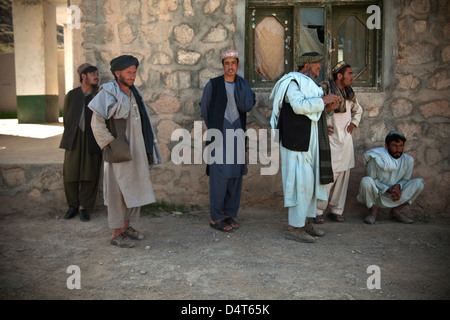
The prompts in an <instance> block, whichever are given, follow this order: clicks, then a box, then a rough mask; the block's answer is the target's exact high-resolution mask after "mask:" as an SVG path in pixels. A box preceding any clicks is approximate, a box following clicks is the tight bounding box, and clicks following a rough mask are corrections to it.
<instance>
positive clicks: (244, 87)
mask: <svg viewBox="0 0 450 320" xmlns="http://www.w3.org/2000/svg"><path fill="white" fill-rule="evenodd" d="M235 100H236V105H237V107H238V109H239V111H240V112H249V111H251V110H252V109H253V106H254V105H255V103H256V99H255V93H254V92H253V90H252V89H251V88H250V85H249V84H248V81H247V80H245V79H244V78H241V77H238V76H236V89H235Z"/></svg>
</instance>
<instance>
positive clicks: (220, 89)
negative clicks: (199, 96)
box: [208, 75, 247, 132]
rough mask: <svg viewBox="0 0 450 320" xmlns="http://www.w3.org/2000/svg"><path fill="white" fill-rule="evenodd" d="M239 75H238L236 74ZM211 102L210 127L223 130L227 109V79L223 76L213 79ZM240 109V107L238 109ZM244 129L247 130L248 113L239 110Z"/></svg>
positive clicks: (209, 112) (209, 109)
mask: <svg viewBox="0 0 450 320" xmlns="http://www.w3.org/2000/svg"><path fill="white" fill-rule="evenodd" d="M236 77H238V75H236ZM211 87H212V93H211V104H210V106H209V108H208V126H209V128H208V129H219V130H220V132H222V129H223V119H224V117H225V109H226V108H227V102H228V98H227V90H226V89H225V79H224V77H223V75H222V76H219V77H217V78H213V79H211ZM238 111H239V109H238ZM239 119H240V121H241V128H242V130H244V131H245V130H246V126H247V113H246V112H241V111H239Z"/></svg>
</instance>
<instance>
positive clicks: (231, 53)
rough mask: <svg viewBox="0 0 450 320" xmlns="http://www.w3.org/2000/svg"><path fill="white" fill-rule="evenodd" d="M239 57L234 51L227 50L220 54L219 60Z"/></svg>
mask: <svg viewBox="0 0 450 320" xmlns="http://www.w3.org/2000/svg"><path fill="white" fill-rule="evenodd" d="M238 56H239V53H238V52H237V51H236V50H227V51H224V52H222V54H221V55H220V58H221V59H222V60H223V59H227V58H237V57H238Z"/></svg>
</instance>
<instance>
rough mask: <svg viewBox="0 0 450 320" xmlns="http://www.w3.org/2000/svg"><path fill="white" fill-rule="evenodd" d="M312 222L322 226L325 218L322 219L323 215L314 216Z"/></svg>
mask: <svg viewBox="0 0 450 320" xmlns="http://www.w3.org/2000/svg"><path fill="white" fill-rule="evenodd" d="M313 221H314V223H315V224H324V223H325V218H324V217H323V215H321V216H316V217H315V218H313Z"/></svg>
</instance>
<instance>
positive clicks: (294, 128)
mask: <svg viewBox="0 0 450 320" xmlns="http://www.w3.org/2000/svg"><path fill="white" fill-rule="evenodd" d="M278 129H279V130H280V141H281V142H282V145H283V147H285V148H286V149H289V150H292V151H308V149H309V139H310V137H311V119H309V118H308V117H307V116H305V115H303V114H296V113H295V112H294V110H293V109H292V106H291V105H290V104H289V103H287V102H286V101H284V100H283V106H282V108H281V111H280V118H279V119H278Z"/></svg>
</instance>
